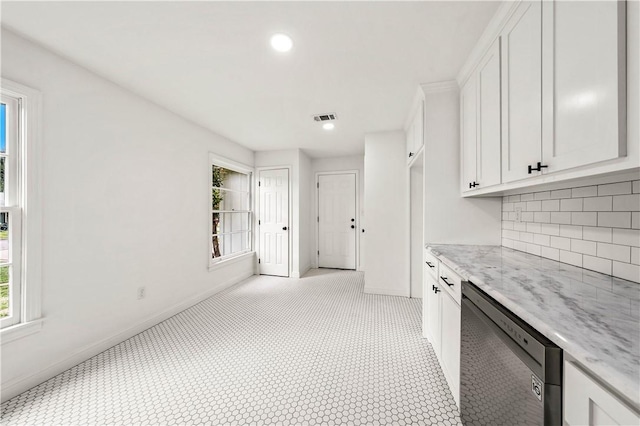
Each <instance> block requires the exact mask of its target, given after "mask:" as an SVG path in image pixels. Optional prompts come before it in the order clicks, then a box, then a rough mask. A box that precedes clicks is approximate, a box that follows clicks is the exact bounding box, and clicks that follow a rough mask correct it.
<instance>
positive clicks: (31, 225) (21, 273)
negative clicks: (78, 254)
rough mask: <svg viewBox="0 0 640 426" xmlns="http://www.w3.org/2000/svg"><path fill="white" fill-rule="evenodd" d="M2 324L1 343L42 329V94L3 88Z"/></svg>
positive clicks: (0, 179)
mask: <svg viewBox="0 0 640 426" xmlns="http://www.w3.org/2000/svg"><path fill="white" fill-rule="evenodd" d="M0 98H1V99H0V100H1V102H0V328H1V333H2V344H3V345H4V344H5V343H8V342H10V341H13V340H15V339H17V338H20V337H22V336H25V335H28V334H31V333H33V332H35V331H38V330H39V329H40V328H41V322H42V321H41V319H40V315H41V297H40V295H41V276H42V273H41V265H42V203H41V201H40V200H41V198H40V195H41V194H40V191H41V189H40V188H41V186H42V185H41V181H40V167H39V165H40V149H39V147H40V145H39V134H40V133H39V130H40V127H39V111H40V93H39V92H38V91H36V90H33V89H31V88H29V87H26V86H23V85H21V84H18V83H14V82H12V81H9V80H6V79H2V84H1V90H0Z"/></svg>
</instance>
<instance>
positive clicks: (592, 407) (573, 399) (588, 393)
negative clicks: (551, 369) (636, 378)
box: [564, 361, 640, 426]
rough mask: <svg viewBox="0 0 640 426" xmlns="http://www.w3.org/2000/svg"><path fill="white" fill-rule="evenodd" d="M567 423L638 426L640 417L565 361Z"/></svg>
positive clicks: (577, 368) (592, 425)
mask: <svg viewBox="0 0 640 426" xmlns="http://www.w3.org/2000/svg"><path fill="white" fill-rule="evenodd" d="M564 420H565V423H566V424H568V425H569V426H582V425H590V426H604V425H638V424H640V415H638V414H637V413H634V412H633V411H632V410H631V409H630V408H628V407H627V406H626V405H625V404H623V403H622V402H620V401H619V400H618V399H617V398H616V397H615V396H614V395H612V394H611V393H610V392H609V391H607V390H606V389H605V388H603V387H602V386H601V385H600V384H599V383H597V382H596V381H595V380H593V379H592V378H590V377H589V376H587V375H586V374H585V373H584V372H583V371H581V370H580V368H579V367H577V366H576V365H574V364H573V363H572V362H567V361H565V363H564Z"/></svg>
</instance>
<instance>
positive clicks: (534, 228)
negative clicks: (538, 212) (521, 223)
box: [527, 223, 541, 234]
mask: <svg viewBox="0 0 640 426" xmlns="http://www.w3.org/2000/svg"><path fill="white" fill-rule="evenodd" d="M527 232H533V233H536V234H539V233H540V232H541V231H540V224H539V223H527Z"/></svg>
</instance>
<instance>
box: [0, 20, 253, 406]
mask: <svg viewBox="0 0 640 426" xmlns="http://www.w3.org/2000/svg"><path fill="white" fill-rule="evenodd" d="M2 76H3V77H4V78H7V79H10V80H14V81H16V82H18V83H21V84H24V85H26V86H30V87H32V88H34V89H37V90H39V91H41V92H42V99H43V109H42V122H43V129H42V130H43V131H42V135H43V140H42V147H43V155H42V176H43V188H42V194H43V205H44V209H43V239H42V241H43V247H42V251H43V283H42V284H43V293H42V301H43V306H42V308H43V309H42V310H43V316H44V325H43V328H42V330H41V331H40V332H38V333H36V334H32V335H29V336H26V337H23V338H21V339H19V340H15V341H11V342H6V343H3V344H2V397H3V399H6V398H7V397H9V396H12V395H15V394H17V393H19V392H21V391H24V390H26V389H28V388H29V387H31V386H33V385H35V384H37V383H39V382H40V381H42V380H44V379H47V378H49V377H51V376H53V375H55V374H57V373H59V372H61V371H63V370H65V369H67V368H69V367H70V366H72V365H75V364H76V363H78V362H80V361H82V360H84V359H86V358H88V357H90V356H92V355H94V354H95V353H97V352H100V351H102V350H104V349H105V348H106V347H109V346H111V345H112V344H114V343H117V342H119V341H120V340H123V339H125V338H127V337H129V336H130V335H132V334H135V333H137V332H139V331H141V329H143V328H146V327H148V326H151V325H153V324H154V323H155V322H157V321H159V320H161V319H164V317H166V316H167V315H170V314H172V313H174V312H175V309H183V308H184V307H186V306H187V305H188V304H190V303H193V302H194V301H195V300H198V299H199V298H201V297H203V296H204V295H208V294H211V293H212V292H215V291H216V290H217V289H220V288H222V287H224V286H226V285H229V284H231V283H235V282H237V281H239V280H241V279H243V278H245V277H247V276H249V275H251V274H252V272H253V260H252V259H251V258H248V259H246V260H243V261H240V262H236V263H234V264H231V265H227V266H224V267H220V268H219V269H216V270H215V271H212V272H209V271H208V257H209V255H210V253H209V248H208V247H209V238H210V236H209V235H208V232H209V231H208V229H209V227H208V224H209V220H210V218H209V208H210V203H211V201H210V194H211V191H210V189H209V182H210V174H211V172H210V167H209V164H208V160H209V157H208V153H209V152H210V151H211V152H215V153H217V154H219V155H222V156H225V157H228V158H230V159H232V160H235V161H237V162H241V163H244V164H247V165H249V166H252V165H253V153H252V152H251V151H250V150H248V149H245V148H243V147H241V146H239V145H237V144H235V143H232V142H230V141H228V140H226V139H224V138H222V137H220V136H218V135H216V134H214V133H212V132H210V131H208V130H205V129H203V128H201V127H198V126H196V125H194V124H192V123H190V122H188V121H186V120H184V119H182V118H180V117H178V116H176V115H175V114H172V113H170V112H168V111H167V110H165V109H162V108H160V107H158V106H156V105H154V104H152V103H150V102H148V101H146V100H144V99H142V98H140V97H137V96H135V95H133V94H131V93H129V92H127V91H125V90H123V89H121V88H120V87H119V86H116V85H114V84H112V83H110V82H108V81H106V80H104V79H102V78H100V77H98V76H96V75H95V74H92V73H90V72H88V71H87V70H85V69H84V68H81V67H79V66H76V65H74V64H73V63H70V62H68V61H66V60H64V59H62V58H60V57H58V56H56V55H54V54H52V53H50V52H49V51H46V50H44V49H42V48H40V47H38V46H36V45H34V44H32V43H31V42H28V41H26V40H24V39H22V38H20V37H18V36H16V35H15V34H13V33H11V32H8V31H5V30H4V29H3V30H2ZM140 286H146V290H147V295H146V298H145V299H142V300H137V299H136V295H137V288H138V287H140Z"/></svg>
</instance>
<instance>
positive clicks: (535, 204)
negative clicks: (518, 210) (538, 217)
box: [527, 201, 542, 212]
mask: <svg viewBox="0 0 640 426" xmlns="http://www.w3.org/2000/svg"><path fill="white" fill-rule="evenodd" d="M540 210H542V201H528V202H527V211H528V212H539V211H540Z"/></svg>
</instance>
